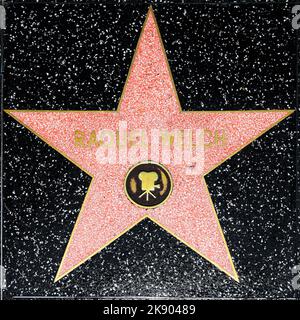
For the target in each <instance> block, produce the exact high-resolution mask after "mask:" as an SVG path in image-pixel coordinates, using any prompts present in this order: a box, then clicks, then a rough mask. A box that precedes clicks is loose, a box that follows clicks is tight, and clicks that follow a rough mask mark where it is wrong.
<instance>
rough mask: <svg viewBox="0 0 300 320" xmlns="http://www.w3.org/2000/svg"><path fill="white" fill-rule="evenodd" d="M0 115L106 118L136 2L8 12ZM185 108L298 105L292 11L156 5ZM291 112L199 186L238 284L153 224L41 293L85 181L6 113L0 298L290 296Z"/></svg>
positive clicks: (137, 16)
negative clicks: (63, 112) (47, 112)
mask: <svg viewBox="0 0 300 320" xmlns="http://www.w3.org/2000/svg"><path fill="white" fill-rule="evenodd" d="M6 10H7V29H6V32H5V39H4V43H5V69H4V70H5V73H4V76H5V81H4V106H5V108H8V109H9V108H16V109H55V110H56V109H88V110H92V109H101V108H103V109H104V108H107V109H113V108H115V107H116V105H117V102H118V99H119V98H120V94H121V90H122V88H123V85H124V82H125V79H126V75H127V72H128V68H129V64H130V62H131V59H132V55H133V50H134V48H135V46H136V43H137V39H138V35H139V32H140V29H141V26H142V23H143V21H144V18H145V15H146V12H147V5H146V4H141V2H139V4H137V3H131V4H129V3H127V4H126V5H124V4H123V5H122V4H118V5H113V4H109V3H108V2H107V3H106V4H105V5H100V4H88V3H84V4H75V3H69V4H57V5H54V4H48V5H45V4H36V3H35V4H26V3H23V4H20V3H7V4H6ZM154 11H155V14H156V17H157V20H158V24H159V27H160V31H161V33H162V37H163V40H164V44H165V48H166V52H167V56H168V59H169V62H170V66H171V69H172V72H173V76H174V81H175V84H176V87H177V90H178V94H179V97H180V100H181V103H182V106H183V108H184V109H195V110H231V109H236V110H239V109H241V110H250V109H268V108H271V109H296V108H297V99H296V86H297V84H296V76H297V72H296V70H297V67H296V66H297V63H296V60H297V46H296V32H295V31H294V30H293V29H292V27H291V5H290V4H286V3H281V2H279V3H277V4H272V3H267V4H256V5H255V4H253V3H252V4H245V3H243V4H240V5H237V4H235V5H233V4H219V5H217V4H189V5H188V4H174V2H173V4H171V3H167V4H166V3H165V4H155V5H154ZM295 123H296V114H294V115H293V116H291V117H289V118H288V119H286V120H284V121H283V122H282V123H280V124H279V125H277V126H276V127H274V128H273V129H272V130H270V131H269V132H268V133H267V134H265V135H263V136H262V137H261V138H259V139H258V140H256V141H255V142H253V143H252V144H251V145H250V146H248V147H246V148H245V149H243V150H242V151H241V152H239V153H238V154H237V155H235V156H233V158H232V159H230V160H228V161H227V162H225V163H224V164H223V165H221V166H220V167H219V168H217V169H216V170H214V171H213V172H212V173H210V174H209V175H208V176H207V177H206V180H207V182H208V186H209V190H210V192H211V195H212V198H213V202H214V204H215V207H216V209H217V212H218V216H219V219H220V222H221V225H222V228H223V230H224V233H225V236H226V239H227V243H228V246H229V248H230V250H231V252H232V256H233V259H234V263H235V266H236V269H237V272H238V274H239V277H240V283H236V282H234V281H233V280H231V279H229V278H228V277H227V276H226V275H225V274H224V273H222V272H221V271H219V270H217V269H216V268H215V267H214V266H212V265H211V264H210V263H208V262H207V261H205V260H204V259H203V258H202V257H200V256H199V255H197V254H196V253H194V252H193V251H192V250H191V249H189V248H187V247H186V246H185V245H183V244H181V243H180V242H178V241H177V240H176V239H174V238H173V237H172V236H171V235H169V234H167V233H166V232H165V231H163V230H162V229H161V228H160V227H158V226H157V225H155V224H154V223H153V222H151V221H147V220H146V221H143V222H142V223H140V224H139V225H138V226H136V227H134V228H133V229H132V230H131V231H129V232H128V233H127V234H126V235H124V236H122V237H121V238H119V239H118V240H116V241H115V242H114V243H112V244H111V245H109V246H108V247H107V248H105V249H104V250H103V251H102V252H100V253H98V254H97V255H96V256H94V257H93V258H92V259H90V260H89V261H88V262H86V263H84V264H83V265H81V266H80V267H79V268H77V269H76V270H75V271H73V272H72V273H71V274H69V275H68V276H67V277H65V278H64V279H62V280H61V281H59V282H58V283H53V279H54V277H55V274H56V271H57V269H58V266H59V263H60V260H61V257H62V255H63V252H64V249H65V246H66V244H67V241H68V239H69V236H70V233H71V231H72V228H73V226H74V222H75V219H76V217H77V215H78V213H79V210H80V207H81V205H82V202H83V199H84V196H85V193H86V191H87V188H88V185H89V182H90V178H89V177H88V176H86V175H85V174H84V173H83V172H81V171H80V169H78V168H76V167H75V166H74V165H73V164H71V163H70V162H68V160H66V159H65V158H64V157H63V156H62V155H60V154H58V153H57V152H56V151H54V150H53V149H51V147H49V146H47V145H46V144H45V143H44V142H42V141H41V140H39V139H38V138H37V137H35V136H34V135H33V134H32V133H30V132H29V131H28V130H27V129H25V128H23V127H22V126H21V125H19V124H18V123H16V122H15V121H14V120H13V119H11V118H10V117H9V116H8V115H5V116H4V213H3V218H4V234H3V241H4V247H3V253H4V266H5V267H6V270H7V271H6V275H7V289H6V290H5V291H4V297H5V298H6V299H12V298H13V297H16V296H30V297H32V296H56V297H59V296H61V297H101V296H115V297H116V296H117V297H125V296H131V297H134V296H160V297H200V298H205V297H214V298H220V297H223V298H296V297H297V294H298V296H299V292H297V291H295V290H293V288H292V286H291V280H292V278H293V275H292V273H291V268H292V267H293V266H294V265H296V264H299V263H300V254H299V243H300V241H299V232H300V228H299V217H298V215H297V213H296V192H295V190H296V169H295V160H296V134H295Z"/></svg>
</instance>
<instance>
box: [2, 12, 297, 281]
mask: <svg viewBox="0 0 300 320" xmlns="http://www.w3.org/2000/svg"><path fill="white" fill-rule="evenodd" d="M6 112H7V113H8V114H9V115H10V116H12V117H13V118H14V119H16V120H17V121H19V122H20V123H21V124H22V125H24V126H25V127H26V128H28V129H29V130H30V131H32V132H33V133H35V134H36V135H37V136H38V137H40V138H41V139H42V140H43V141H45V142H46V143H48V144H49V145H50V146H52V147H53V148H54V149H55V150H57V151H58V152H59V153H61V154H63V155H64V156H65V157H66V158H68V159H69V160H70V161H71V162H73V163H74V164H76V165H77V166H78V167H80V168H81V169H82V170H83V171H85V172H86V173H87V174H89V175H90V176H91V177H92V181H91V184H90V187H89V190H88V192H87V194H86V197H85V200H84V203H83V205H82V208H81V211H80V213H79V215H78V218H77V221H76V224H75V227H74V229H73V232H72V235H71V237H70V239H69V242H68V245H67V248H66V249H65V253H64V255H63V258H62V261H61V264H60V267H59V269H58V272H57V275H56V278H55V281H58V280H59V279H61V278H63V277H64V276H66V275H67V274H68V273H70V272H71V271H72V270H74V269H75V268H76V267H78V266H79V265H81V264H82V263H84V262H85V261H87V260H88V259H90V258H91V257H92V256H94V255H95V254H96V253H98V252H99V251H100V250H102V249H103V248H104V247H106V246H107V245H109V244H110V243H111V242H112V241H114V240H115V239H116V238H118V237H120V236H121V235H122V234H124V233H125V232H126V231H128V230H129V229H130V228H132V227H133V226H134V225H136V224H137V223H139V222H140V221H141V220H143V219H145V218H149V219H151V220H152V221H154V222H155V223H157V224H158V225H160V226H161V227H162V228H164V229H165V230H167V231H168V232H169V233H171V234H172V235H173V236H174V237H176V238H177V239H179V240H180V241H182V242H183V243H185V244H186V245H187V246H189V247H190V248H192V249H193V250H194V251H196V252H197V253H198V254H200V255H201V256H202V257H204V258H205V259H207V260H208V261H210V262H211V263H212V264H213V265H215V266H216V267H217V268H219V269H220V270H222V271H223V272H225V273H226V274H227V275H228V276H230V277H232V278H233V279H235V280H236V281H238V275H237V272H236V270H235V267H234V264H233V261H232V258H231V254H230V252H229V249H228V247H227V244H226V241H225V238H224V235H223V232H222V229H221V227H220V224H219V220H218V217H217V214H216V212H215V209H214V206H213V204H212V200H211V198H210V194H209V192H208V188H207V185H206V182H205V179H204V176H205V174H207V173H208V172H210V171H212V170H213V169H214V168H216V167H217V166H218V165H220V164H221V163H223V162H224V161H225V160H226V159H228V158H229V157H231V156H232V155H233V154H235V153H237V152H238V151H239V150H241V149H242V148H243V147H245V146H246V145H248V144H249V143H251V142H252V141H253V140H255V139H256V138H257V137H259V136H260V135H262V134H263V133H265V132H266V131H267V130H269V129H270V128H271V127H273V126H274V125H276V124H277V123H278V122H280V121H281V120H283V119H284V118H286V117H287V116H288V115H290V114H291V113H292V111H291V110H273V111H205V112H204V111H202V112H201V111H199V112H183V111H182V110H181V105H180V103H179V99H178V97H177V93H176V89H175V85H174V83H173V79H172V76H171V72H170V69H169V65H168V62H167V58H166V54H165V51H164V47H163V43H162V39H161V37H160V34H159V30H158V26H157V23H156V20H155V17H154V13H153V11H152V9H151V8H150V9H149V11H148V14H147V17H146V20H145V23H144V26H143V29H142V32H141V35H140V38H139V41H138V45H137V48H136V51H135V54H134V57H133V61H132V64H131V67H130V70H129V74H128V77H127V80H126V84H125V87H124V89H123V93H122V96H121V99H120V102H119V105H118V109H117V111H53V110H51V111H50V110H49V111H47V110H42V111H29V110H28V111H26V110H6ZM120 121H126V122H127V124H128V129H130V130H132V129H137V128H144V129H145V130H146V131H147V132H148V131H150V130H151V129H152V128H164V129H168V130H169V131H172V130H173V129H184V128H191V129H198V128H208V129H210V130H212V131H213V130H214V128H219V129H222V130H225V131H226V132H228V137H227V143H226V145H224V146H222V147H220V146H212V147H210V148H205V158H204V173H203V174H201V176H199V175H187V174H186V172H185V166H184V165H183V164H181V165H174V164H172V163H171V164H168V165H167V166H166V171H165V173H166V174H162V173H160V172H162V171H159V168H158V167H155V168H154V169H153V170H154V171H155V170H156V171H155V172H156V173H155V172H154V171H153V172H154V173H152V175H150V174H149V175H147V174H148V173H147V172H146V171H145V170H144V169H143V170H144V171H140V172H139V173H137V174H136V180H132V181H131V182H132V184H130V183H131V182H128V183H129V185H130V186H131V191H132V192H134V191H135V190H136V181H138V177H140V178H141V179H144V180H142V184H143V188H144V189H143V190H145V192H146V193H148V194H147V196H148V199H149V197H150V198H151V199H152V198H154V196H156V195H158V193H157V192H158V191H159V190H160V191H161V192H162V190H161V189H159V188H160V186H161V185H163V183H160V184H155V183H156V182H155V180H156V179H161V180H160V181H163V180H165V181H167V180H166V179H163V178H166V176H167V172H168V173H170V181H171V179H172V190H171V191H172V192H169V193H168V198H167V199H166V201H164V202H163V203H162V204H161V205H157V206H154V207H153V208H150V209H149V208H148V209H147V208H145V207H144V206H140V205H136V204H135V203H134V201H138V200H137V198H136V200H134V201H129V200H130V199H129V198H128V194H126V192H124V179H125V177H126V176H128V172H129V171H130V168H132V165H131V164H129V163H126V164H125V163H122V164H120V163H116V164H100V163H99V162H98V161H96V152H95V148H79V147H78V146H76V145H75V144H74V132H75V131H76V130H80V131H82V132H90V131H91V130H94V129H96V130H100V129H102V128H107V129H111V130H114V131H116V130H118V124H119V122H120ZM143 160H145V161H147V160H152V159H149V157H145V159H143ZM141 172H144V173H143V174H141V175H140V173H141ZM145 172H146V174H145ZM156 188H157V189H156ZM151 193H152V194H151ZM131 200H133V196H132V199H131Z"/></svg>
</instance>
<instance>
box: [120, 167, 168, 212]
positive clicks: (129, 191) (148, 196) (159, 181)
mask: <svg viewBox="0 0 300 320" xmlns="http://www.w3.org/2000/svg"><path fill="white" fill-rule="evenodd" d="M171 191H172V180H171V175H170V173H169V172H168V170H167V169H166V168H165V167H163V166H162V165H161V164H159V163H156V162H150V161H147V162H142V163H138V164H137V165H135V166H134V167H133V168H131V169H130V170H129V172H128V173H127V176H126V178H125V193H126V195H127V197H128V199H129V200H130V201H131V202H132V203H134V204H136V205H137V206H139V207H143V208H155V207H157V206H159V205H161V204H162V203H164V202H165V201H166V200H167V199H168V197H169V195H170V194H171Z"/></svg>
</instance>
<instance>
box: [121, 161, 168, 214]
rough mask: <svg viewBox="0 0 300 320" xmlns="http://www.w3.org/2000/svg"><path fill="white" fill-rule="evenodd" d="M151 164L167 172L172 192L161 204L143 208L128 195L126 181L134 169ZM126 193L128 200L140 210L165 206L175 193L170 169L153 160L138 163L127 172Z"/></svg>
mask: <svg viewBox="0 0 300 320" xmlns="http://www.w3.org/2000/svg"><path fill="white" fill-rule="evenodd" d="M149 163H151V164H155V165H157V166H158V167H161V168H162V169H164V170H165V171H166V172H167V174H168V176H169V179H170V191H169V194H168V195H167V197H166V198H165V199H164V200H163V201H162V202H161V203H159V204H156V205H154V206H143V205H141V204H138V203H136V202H135V201H134V200H133V199H132V198H131V197H130V196H129V194H128V192H127V189H126V181H127V178H128V176H129V174H130V173H131V171H132V170H133V169H134V168H136V167H137V166H139V165H141V164H149ZM124 192H125V194H126V197H127V199H128V200H129V201H130V202H131V203H132V204H134V205H135V206H137V207H140V208H143V209H155V208H157V207H159V206H161V205H163V204H164V203H165V202H166V201H167V200H168V199H169V197H170V196H171V194H172V192H173V179H172V176H171V173H170V171H169V170H168V168H167V167H166V166H165V165H163V164H161V163H159V162H155V161H152V160H147V161H140V162H137V163H136V164H135V165H133V166H132V167H130V169H129V170H128V171H127V173H126V175H125V179H124Z"/></svg>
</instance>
